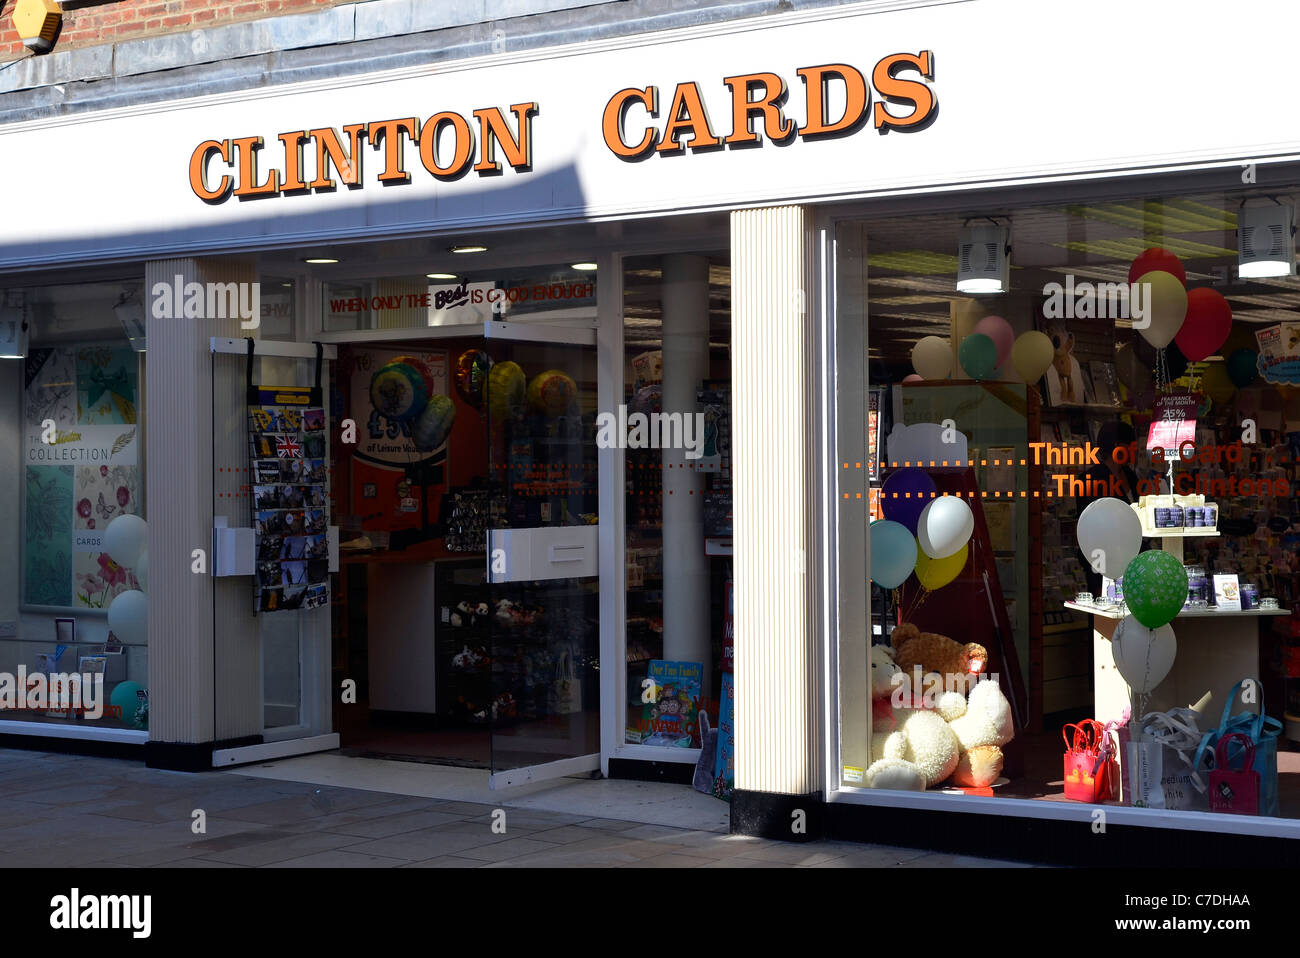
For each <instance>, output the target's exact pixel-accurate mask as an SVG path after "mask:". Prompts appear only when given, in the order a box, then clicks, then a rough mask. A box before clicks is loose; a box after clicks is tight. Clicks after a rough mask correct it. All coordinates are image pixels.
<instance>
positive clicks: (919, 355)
mask: <svg viewBox="0 0 1300 958" xmlns="http://www.w3.org/2000/svg"><path fill="white" fill-rule="evenodd" d="M912 368H913V369H915V370H916V372H917V375H919V376H920V377H921V378H922V379H947V378H948V374H949V373H950V372H952V346H951V345H949V343H948V340H946V339H940V338H939V337H938V336H926V337H925V338H924V339H922V340H921V341H920V342H918V343H917V344H916V345H915V346H913V347H912Z"/></svg>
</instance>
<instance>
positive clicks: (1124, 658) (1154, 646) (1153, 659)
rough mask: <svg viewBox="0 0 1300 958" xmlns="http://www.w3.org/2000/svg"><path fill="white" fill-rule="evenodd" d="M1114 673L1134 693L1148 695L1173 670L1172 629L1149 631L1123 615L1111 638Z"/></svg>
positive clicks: (1175, 646) (1169, 627)
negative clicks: (1115, 672) (1116, 673)
mask: <svg viewBox="0 0 1300 958" xmlns="http://www.w3.org/2000/svg"><path fill="white" fill-rule="evenodd" d="M1110 651H1111V656H1112V657H1113V658H1114V659H1115V670H1116V671H1117V672H1119V674H1120V676H1121V677H1122V678H1123V679H1124V681H1125V682H1127V683H1128V684H1129V688H1131V689H1132V690H1133V691H1134V692H1138V693H1146V692H1150V691H1151V690H1152V689H1154V688H1155V687H1156V686H1157V685H1159V684H1160V683H1161V682H1163V681H1164V679H1165V676H1166V675H1168V674H1169V670H1170V669H1172V668H1173V667H1174V657H1175V656H1176V655H1177V654H1178V641H1177V640H1176V639H1175V638H1174V629H1173V626H1169V625H1162V626H1160V628H1158V629H1148V628H1147V627H1146V626H1145V625H1143V624H1142V623H1141V622H1139V621H1138V620H1137V619H1135V618H1133V616H1131V615H1130V616H1126V617H1125V618H1124V619H1123V621H1121V622H1120V623H1119V625H1117V626H1115V632H1114V634H1113V635H1112V636H1111V639H1110Z"/></svg>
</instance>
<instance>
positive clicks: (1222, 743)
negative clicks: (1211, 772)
mask: <svg viewBox="0 0 1300 958" xmlns="http://www.w3.org/2000/svg"><path fill="white" fill-rule="evenodd" d="M1233 739H1236V740H1238V741H1239V742H1241V746H1242V753H1241V754H1242V756H1243V758H1242V763H1241V770H1242V771H1243V772H1249V771H1250V770H1251V769H1252V768H1254V766H1255V743H1254V741H1252V740H1251V738H1250V736H1248V735H1243V734H1242V733H1241V732H1232V733H1230V734H1228V735H1225V736H1223V738H1221V739H1219V743H1218V744H1217V745H1216V746H1214V767H1215V768H1217V769H1220V770H1222V769H1228V768H1230V767H1231V764H1230V762H1229V760H1228V744H1229V743H1230V742H1232V741H1233Z"/></svg>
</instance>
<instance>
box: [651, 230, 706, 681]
mask: <svg viewBox="0 0 1300 958" xmlns="http://www.w3.org/2000/svg"><path fill="white" fill-rule="evenodd" d="M662 288H663V300H662V302H663V371H664V381H663V411H664V413H665V414H676V413H680V414H681V417H682V424H683V429H685V424H686V422H687V421H688V418H689V421H690V422H692V423H693V422H694V415H695V412H696V410H697V409H698V408H699V403H698V397H697V395H696V394H697V393H698V391H699V388H700V384H701V383H702V382H703V381H704V380H705V379H707V378H708V375H709V261H708V259H707V258H705V257H703V256H691V255H684V254H673V255H671V256H665V257H664V259H663V287H662ZM661 457H662V465H663V570H664V575H663V582H664V606H663V609H664V658H666V659H673V660H678V661H685V662H701V663H703V665H704V670H703V676H702V679H701V688H702V689H709V688H712V684H711V676H710V674H709V673H710V671H711V665H712V662H711V660H712V655H711V654H710V647H709V565H708V559H707V558H706V557H705V555H704V476H703V474H701V473H700V472H699V471H698V470H697V469H696V468H695V466H696V464H697V462H698V460H695V459H688V458H687V457H686V450H685V449H684V448H682V447H681V446H680V445H678V447H677V448H672V449H664V450H662V453H661Z"/></svg>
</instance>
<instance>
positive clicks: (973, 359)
mask: <svg viewBox="0 0 1300 958" xmlns="http://www.w3.org/2000/svg"><path fill="white" fill-rule="evenodd" d="M957 358H958V359H960V360H961V368H962V369H964V370H966V375H967V376H969V377H970V378H971V379H981V380H983V379H992V378H993V373H994V371H995V370H996V369H997V368H998V347H997V343H995V342H993V338H992V337H991V336H985V335H984V334H983V333H971V334H970V335H969V336H967V337H966V338H965V339H963V340H962V341H961V346H960V347H958V349H957Z"/></svg>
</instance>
